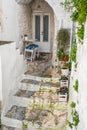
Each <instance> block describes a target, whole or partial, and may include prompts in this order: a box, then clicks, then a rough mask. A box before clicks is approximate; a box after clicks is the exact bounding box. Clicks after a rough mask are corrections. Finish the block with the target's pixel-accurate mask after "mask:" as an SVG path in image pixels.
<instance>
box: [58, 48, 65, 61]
mask: <svg viewBox="0 0 87 130" xmlns="http://www.w3.org/2000/svg"><path fill="white" fill-rule="evenodd" d="M57 56H58V58H59V60H60V61H63V58H64V50H63V48H60V49H59V50H58V53H57Z"/></svg>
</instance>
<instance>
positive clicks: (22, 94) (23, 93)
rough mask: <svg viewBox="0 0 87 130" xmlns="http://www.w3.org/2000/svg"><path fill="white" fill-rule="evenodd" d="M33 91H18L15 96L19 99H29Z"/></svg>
mask: <svg viewBox="0 0 87 130" xmlns="http://www.w3.org/2000/svg"><path fill="white" fill-rule="evenodd" d="M34 93H35V92H34V91H27V90H21V89H20V90H18V92H17V93H16V94H15V96H19V97H26V98H30V97H31V96H33V95H34Z"/></svg>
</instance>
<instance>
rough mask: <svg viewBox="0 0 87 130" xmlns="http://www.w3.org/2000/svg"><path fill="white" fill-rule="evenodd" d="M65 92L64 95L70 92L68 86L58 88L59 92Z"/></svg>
mask: <svg viewBox="0 0 87 130" xmlns="http://www.w3.org/2000/svg"><path fill="white" fill-rule="evenodd" d="M59 93H60V94H63V95H65V94H68V93H69V90H68V88H67V87H65V86H64V87H61V88H60V89H59V90H58V94H59Z"/></svg>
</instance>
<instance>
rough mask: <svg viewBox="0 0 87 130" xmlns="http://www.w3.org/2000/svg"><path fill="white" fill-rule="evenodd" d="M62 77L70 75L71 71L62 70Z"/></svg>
mask: <svg viewBox="0 0 87 130" xmlns="http://www.w3.org/2000/svg"><path fill="white" fill-rule="evenodd" d="M61 72H62V75H63V76H68V75H69V69H63V68H62V69H61Z"/></svg>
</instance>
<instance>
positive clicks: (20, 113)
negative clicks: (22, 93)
mask: <svg viewBox="0 0 87 130" xmlns="http://www.w3.org/2000/svg"><path fill="white" fill-rule="evenodd" d="M53 113H54V114H52V112H51V111H50V110H40V109H29V108H28V109H26V108H25V107H21V106H16V105H14V106H12V107H11V108H10V109H9V111H8V112H7V113H6V114H5V115H4V117H3V118H2V124H4V125H5V126H7V127H14V128H15V129H14V130H16V129H22V128H25V127H27V128H28V130H38V129H39V128H40V127H42V130H46V129H47V128H53V129H54V128H55V130H65V125H66V118H67V111H66V110H61V111H60V110H59V111H54V112H53ZM31 118H32V119H31ZM62 128H64V129H62ZM4 130H5V129H4ZM7 130H9V129H7Z"/></svg>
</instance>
